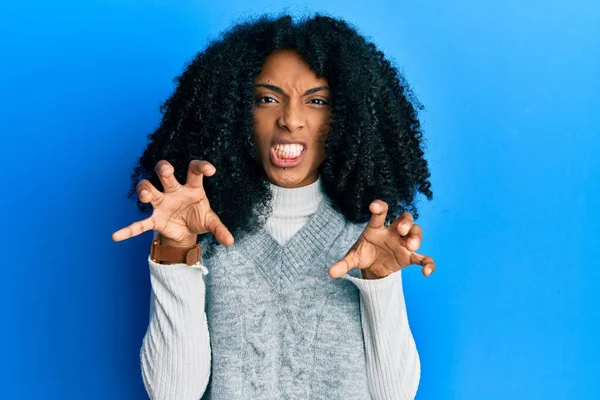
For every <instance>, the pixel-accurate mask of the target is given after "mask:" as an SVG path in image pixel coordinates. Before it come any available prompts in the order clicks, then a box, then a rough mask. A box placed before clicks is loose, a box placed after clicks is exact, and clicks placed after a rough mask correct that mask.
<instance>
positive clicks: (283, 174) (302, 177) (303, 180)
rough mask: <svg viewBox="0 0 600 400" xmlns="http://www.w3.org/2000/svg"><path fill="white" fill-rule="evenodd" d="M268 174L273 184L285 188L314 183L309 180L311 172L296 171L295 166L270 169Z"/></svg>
mask: <svg viewBox="0 0 600 400" xmlns="http://www.w3.org/2000/svg"><path fill="white" fill-rule="evenodd" d="M266 176H267V179H268V180H269V182H271V183H272V184H274V185H277V186H280V187H285V188H296V187H300V186H306V185H308V184H309V183H312V182H307V180H308V179H309V174H308V173H307V172H306V171H294V169H293V168H290V169H283V168H278V169H277V170H270V171H269V172H267V174H266Z"/></svg>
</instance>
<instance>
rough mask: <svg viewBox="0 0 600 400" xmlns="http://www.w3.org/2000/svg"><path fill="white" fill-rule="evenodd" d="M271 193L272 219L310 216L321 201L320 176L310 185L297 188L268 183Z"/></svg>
mask: <svg viewBox="0 0 600 400" xmlns="http://www.w3.org/2000/svg"><path fill="white" fill-rule="evenodd" d="M269 185H270V187H271V192H272V193H273V200H272V203H271V204H272V206H273V216H274V217H288V216H291V215H293V216H294V217H302V216H308V215H312V214H313V213H314V212H315V210H316V209H317V208H318V207H319V204H320V203H321V200H323V188H322V185H321V176H319V177H318V178H317V180H316V181H315V182H313V183H311V184H310V185H306V186H302V187H299V188H284V187H280V186H277V185H274V184H272V183H269Z"/></svg>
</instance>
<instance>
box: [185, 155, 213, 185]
mask: <svg viewBox="0 0 600 400" xmlns="http://www.w3.org/2000/svg"><path fill="white" fill-rule="evenodd" d="M216 171H217V169H216V168H215V166H214V165H212V164H211V163H209V162H208V161H202V160H192V161H190V165H189V167H188V173H187V180H186V182H185V184H186V185H187V186H190V187H193V188H199V187H202V178H203V177H204V176H212V175H214V173H215V172H216Z"/></svg>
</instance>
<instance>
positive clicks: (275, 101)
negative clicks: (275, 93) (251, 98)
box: [256, 96, 277, 103]
mask: <svg viewBox="0 0 600 400" xmlns="http://www.w3.org/2000/svg"><path fill="white" fill-rule="evenodd" d="M263 100H264V101H263ZM256 102H257V103H277V100H275V99H274V98H272V97H269V96H262V97H257V98H256Z"/></svg>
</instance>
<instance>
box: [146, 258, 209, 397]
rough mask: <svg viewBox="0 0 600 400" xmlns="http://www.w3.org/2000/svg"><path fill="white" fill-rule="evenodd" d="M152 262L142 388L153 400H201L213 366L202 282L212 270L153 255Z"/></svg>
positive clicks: (150, 264) (149, 261)
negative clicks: (164, 260) (157, 259)
mask: <svg viewBox="0 0 600 400" xmlns="http://www.w3.org/2000/svg"><path fill="white" fill-rule="evenodd" d="M148 263H149V267H150V282H151V286H152V292H151V296H150V322H149V324H148V329H147V331H146V334H145V336H144V339H143V342H142V347H141V349H140V362H141V370H142V378H143V381H144V386H145V388H146V391H147V392H148V395H149V397H150V398H151V399H169V400H170V399H177V400H180V399H181V400H187V399H199V398H200V397H201V396H202V394H203V393H204V391H205V389H206V386H207V384H208V379H209V376H210V362H211V354H210V342H209V332H208V326H207V323H206V314H205V309H204V293H205V286H204V280H203V275H205V274H207V273H208V271H207V269H206V268H205V267H204V266H202V265H199V264H197V265H196V268H191V267H189V266H187V265H186V264H158V263H155V262H153V261H152V260H151V259H150V257H148Z"/></svg>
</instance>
